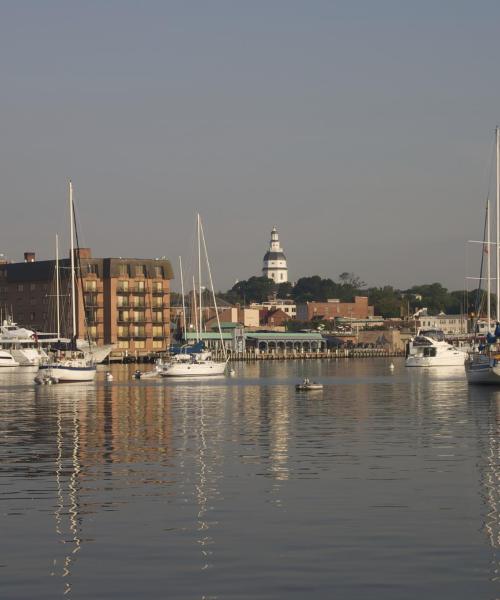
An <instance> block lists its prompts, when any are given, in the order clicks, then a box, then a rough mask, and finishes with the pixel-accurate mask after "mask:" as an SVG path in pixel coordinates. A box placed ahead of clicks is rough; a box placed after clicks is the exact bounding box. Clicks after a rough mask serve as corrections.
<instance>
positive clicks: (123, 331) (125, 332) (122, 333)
mask: <svg viewBox="0 0 500 600" xmlns="http://www.w3.org/2000/svg"><path fill="white" fill-rule="evenodd" d="M127 336H128V327H126V326H125V327H124V326H123V325H118V337H127Z"/></svg>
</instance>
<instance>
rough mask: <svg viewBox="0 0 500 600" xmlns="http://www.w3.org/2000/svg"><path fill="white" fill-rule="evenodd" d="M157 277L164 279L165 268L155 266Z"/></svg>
mask: <svg viewBox="0 0 500 600" xmlns="http://www.w3.org/2000/svg"><path fill="white" fill-rule="evenodd" d="M155 277H158V278H161V279H163V267H160V266H158V265H156V266H155Z"/></svg>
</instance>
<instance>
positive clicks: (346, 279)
mask: <svg viewBox="0 0 500 600" xmlns="http://www.w3.org/2000/svg"><path fill="white" fill-rule="evenodd" d="M339 279H340V282H341V283H342V285H348V286H350V287H352V288H355V289H357V290H359V289H361V288H364V287H366V283H365V282H364V281H363V280H362V279H360V278H359V277H358V276H357V275H355V274H354V273H349V272H348V271H344V272H343V273H341V274H340V275H339Z"/></svg>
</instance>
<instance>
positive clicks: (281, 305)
mask: <svg viewBox="0 0 500 600" xmlns="http://www.w3.org/2000/svg"><path fill="white" fill-rule="evenodd" d="M250 308H257V309H259V310H260V311H261V314H263V315H265V314H266V313H267V312H272V311H276V310H281V311H283V312H284V313H285V314H286V315H287V316H288V318H289V319H295V317H296V315H297V305H296V304H295V302H294V301H293V300H283V299H281V298H274V299H272V300H268V301H266V302H260V303H257V302H252V304H250ZM262 311H264V313H262Z"/></svg>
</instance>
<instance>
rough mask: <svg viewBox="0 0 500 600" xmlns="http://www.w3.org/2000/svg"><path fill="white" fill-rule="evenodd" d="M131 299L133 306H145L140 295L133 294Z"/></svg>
mask: <svg viewBox="0 0 500 600" xmlns="http://www.w3.org/2000/svg"><path fill="white" fill-rule="evenodd" d="M132 300H133V306H145V302H144V298H143V297H142V296H134V297H133V298H132Z"/></svg>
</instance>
